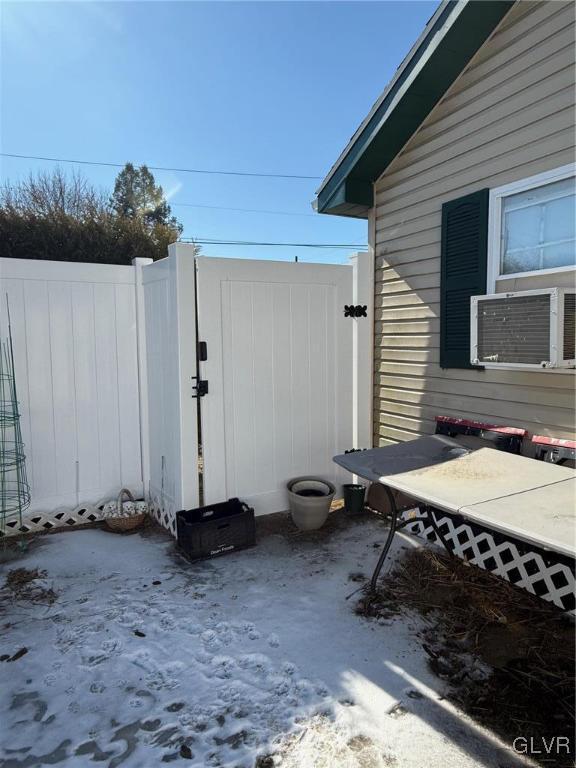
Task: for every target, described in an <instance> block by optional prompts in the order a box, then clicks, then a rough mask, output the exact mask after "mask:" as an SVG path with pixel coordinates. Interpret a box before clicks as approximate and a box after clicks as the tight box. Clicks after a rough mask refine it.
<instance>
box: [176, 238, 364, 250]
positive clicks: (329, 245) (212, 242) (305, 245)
mask: <svg viewBox="0 0 576 768" xmlns="http://www.w3.org/2000/svg"><path fill="white" fill-rule="evenodd" d="M181 240H182V242H192V243H197V244H198V245H264V246H268V247H275V248H276V247H283V248H347V249H350V248H354V249H362V248H367V247H368V246H367V245H361V244H358V243H348V244H343V243H262V242H257V241H254V240H215V239H214V238H209V237H183V238H181Z"/></svg>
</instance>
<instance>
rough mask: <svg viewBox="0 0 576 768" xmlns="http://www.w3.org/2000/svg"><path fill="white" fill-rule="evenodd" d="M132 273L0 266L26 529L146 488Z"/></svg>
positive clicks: (17, 263)
mask: <svg viewBox="0 0 576 768" xmlns="http://www.w3.org/2000/svg"><path fill="white" fill-rule="evenodd" d="M135 274H136V270H135V268H134V267H129V266H116V265H110V264H76V263H67V262H52V261H35V260H22V259H0V335H1V336H3V337H4V336H6V335H7V332H8V326H7V309H6V296H7V297H8V305H9V308H10V315H11V325H12V336H13V341H14V355H15V371H16V384H17V388H18V399H19V401H20V412H21V414H22V419H21V425H22V434H23V439H24V442H25V446H26V456H27V468H28V477H29V480H30V482H31V486H32V504H31V507H30V509H29V511H28V512H27V513H26V525H27V527H28V528H29V529H31V530H34V529H38V528H49V527H52V526H53V525H56V524H61V523H62V521H64V522H68V523H69V524H73V523H74V522H79V521H80V520H81V519H85V517H84V518H83V515H87V514H92V513H93V512H94V508H95V507H96V506H97V505H98V503H99V502H101V501H102V500H107V499H110V498H113V497H115V495H116V494H117V493H118V491H119V490H120V488H121V487H123V486H125V487H127V488H129V489H130V490H131V491H132V492H133V493H134V494H135V495H142V493H143V491H144V490H145V489H144V478H143V472H142V455H141V440H140V412H139V375H138V352H137V350H138V329H137V319H136V290H135ZM62 510H66V512H65V514H64V515H62V514H61V511H62ZM79 513H80V517H79Z"/></svg>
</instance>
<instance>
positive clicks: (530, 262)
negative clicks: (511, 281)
mask: <svg viewBox="0 0 576 768" xmlns="http://www.w3.org/2000/svg"><path fill="white" fill-rule="evenodd" d="M535 269H541V267H540V248H525V249H524V250H522V251H512V252H510V251H509V252H507V253H505V254H504V257H503V262H502V274H503V275H513V274H514V273H515V272H532V271H533V270H535Z"/></svg>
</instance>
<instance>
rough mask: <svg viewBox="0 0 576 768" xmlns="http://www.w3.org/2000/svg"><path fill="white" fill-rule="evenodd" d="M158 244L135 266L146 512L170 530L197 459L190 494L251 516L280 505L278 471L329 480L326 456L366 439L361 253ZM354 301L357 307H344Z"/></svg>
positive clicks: (368, 274)
mask: <svg viewBox="0 0 576 768" xmlns="http://www.w3.org/2000/svg"><path fill="white" fill-rule="evenodd" d="M169 253H170V255H169V257H168V259H165V260H163V261H161V262H157V263H155V264H153V265H150V266H148V267H145V268H144V270H143V275H144V278H143V282H144V302H145V308H146V343H147V368H148V410H149V424H150V431H149V441H150V493H151V497H152V500H153V504H154V508H155V511H156V515H157V517H158V519H159V520H160V522H161V523H162V524H163V525H165V526H166V527H167V528H169V529H170V530H172V531H174V514H175V511H176V510H177V509H180V508H191V507H195V506H198V505H199V503H200V493H199V484H198V467H199V466H200V467H201V469H202V489H203V499H204V503H211V502H217V501H222V500H225V499H227V498H230V497H233V496H239V497H240V498H242V499H244V500H246V501H247V502H248V503H249V504H250V505H252V506H254V508H255V510H256V513H257V514H264V513H270V512H276V511H280V510H284V509H286V497H285V490H284V486H285V483H286V481H287V480H288V479H289V478H291V477H294V476H297V475H304V474H319V475H321V476H323V477H326V478H330V479H332V480H335V481H336V482H341V481H342V479H343V476H340V475H339V470H337V468H336V467H335V466H334V465H333V464H332V461H331V459H332V456H333V455H335V454H336V453H341V452H342V451H344V450H347V449H350V448H352V447H353V446H358V445H360V446H363V447H367V446H369V445H370V444H371V423H370V403H371V396H372V391H371V390H372V368H371V354H370V350H371V340H372V265H371V261H370V258H369V256H368V254H358V256H357V257H356V259H355V262H356V263H355V264H354V265H353V266H336V265H322V264H305V263H289V262H272V261H252V260H240V259H216V258H206V257H198V258H194V256H193V251H192V249H190V247H189V246H185V245H180V244H177V245H174V246H171V247H170V252H169ZM356 304H358V305H363V306H364V305H365V306H366V317H359V318H355V317H353V316H348V317H347V316H345V310H344V308H345V305H356ZM203 392H204V394H202V393H203ZM199 393H200V396H199ZM199 435H201V448H200V447H199V444H200V439H199ZM200 452H201V453H200Z"/></svg>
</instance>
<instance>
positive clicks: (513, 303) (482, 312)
mask: <svg viewBox="0 0 576 768" xmlns="http://www.w3.org/2000/svg"><path fill="white" fill-rule="evenodd" d="M572 327H574V326H572ZM572 338H574V332H572ZM565 343H567V339H566V338H565ZM548 360H550V294H538V295H532V296H503V297H502V298H501V299H491V300H484V301H483V300H482V299H480V300H479V301H478V361H479V362H480V363H516V364H518V363H520V364H527V365H541V364H542V363H544V362H546V361H548Z"/></svg>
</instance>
